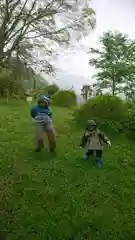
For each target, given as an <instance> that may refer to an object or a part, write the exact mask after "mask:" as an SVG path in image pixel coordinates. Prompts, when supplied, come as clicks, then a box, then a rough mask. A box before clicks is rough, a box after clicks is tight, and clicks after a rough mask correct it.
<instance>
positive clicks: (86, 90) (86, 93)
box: [81, 85, 92, 101]
mask: <svg viewBox="0 0 135 240" xmlns="http://www.w3.org/2000/svg"><path fill="white" fill-rule="evenodd" d="M81 95H82V97H83V99H84V100H85V101H87V100H88V99H89V98H90V97H91V96H92V88H91V85H83V86H82V89H81Z"/></svg>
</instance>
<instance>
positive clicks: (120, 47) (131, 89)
mask: <svg viewBox="0 0 135 240" xmlns="http://www.w3.org/2000/svg"><path fill="white" fill-rule="evenodd" d="M101 43H102V49H101V50H98V49H93V48H91V49H90V54H93V55H94V57H93V58H92V59H90V61H89V63H90V65H91V66H94V67H95V68H96V69H98V72H97V74H96V75H95V76H94V77H95V79H96V80H97V87H98V88H99V89H100V90H104V89H108V91H110V92H111V94H112V95H117V94H118V93H122V92H123V93H125V95H126V96H127V99H132V98H133V97H134V95H135V83H134V82H135V41H134V40H131V39H128V37H127V36H126V35H123V34H122V33H119V32H114V33H113V32H110V31H109V32H106V33H104V35H103V37H102V38H101Z"/></svg>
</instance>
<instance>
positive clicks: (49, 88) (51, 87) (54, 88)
mask: <svg viewBox="0 0 135 240" xmlns="http://www.w3.org/2000/svg"><path fill="white" fill-rule="evenodd" d="M58 91H59V87H58V86H57V85H56V84H51V85H48V86H46V88H45V92H46V94H47V95H48V96H49V97H52V96H53V95H54V94H55V93H56V92H58Z"/></svg>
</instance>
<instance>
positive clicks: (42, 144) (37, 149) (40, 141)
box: [35, 140, 44, 152]
mask: <svg viewBox="0 0 135 240" xmlns="http://www.w3.org/2000/svg"><path fill="white" fill-rule="evenodd" d="M43 148H44V143H43V141H42V140H39V141H38V143H37V148H36V149H35V152H41V150H42V149H43Z"/></svg>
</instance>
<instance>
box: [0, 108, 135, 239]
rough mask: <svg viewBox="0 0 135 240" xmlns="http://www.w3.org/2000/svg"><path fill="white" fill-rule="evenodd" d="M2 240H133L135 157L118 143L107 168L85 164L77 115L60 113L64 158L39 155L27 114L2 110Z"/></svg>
mask: <svg viewBox="0 0 135 240" xmlns="http://www.w3.org/2000/svg"><path fill="white" fill-rule="evenodd" d="M0 113H1V114H0V229H1V237H0V239H1V240H4V239H6V240H16V239H18V240H21V239H22V240H24V239H25V240H27V239H28V240H29V239H30V240H36V239H37V240H55V239H58V240H65V239H69V240H81V239H85V240H86V239H87V240H134V239H135V150H134V143H133V142H131V141H129V140H126V139H124V138H122V137H119V138H118V136H116V137H115V138H114V137H113V138H111V137H110V138H111V141H112V148H111V149H109V148H105V153H104V165H103V168H102V169H97V168H96V166H95V165H94V162H93V163H90V162H87V163H86V162H84V161H83V159H82V154H83V152H82V150H80V149H79V148H78V146H79V141H80V136H81V134H82V133H81V130H79V129H77V128H76V127H75V126H73V125H72V124H71V125H70V121H72V112H71V111H67V109H65V110H64V109H60V108H54V109H53V115H54V122H55V125H56V129H57V152H58V155H57V157H53V156H51V155H50V154H49V153H48V152H47V150H44V152H42V153H33V148H34V147H35V146H34V134H33V132H34V127H33V125H32V123H31V119H30V118H29V109H28V107H27V106H23V105H22V106H20V108H19V106H9V107H8V106H3V107H0Z"/></svg>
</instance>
